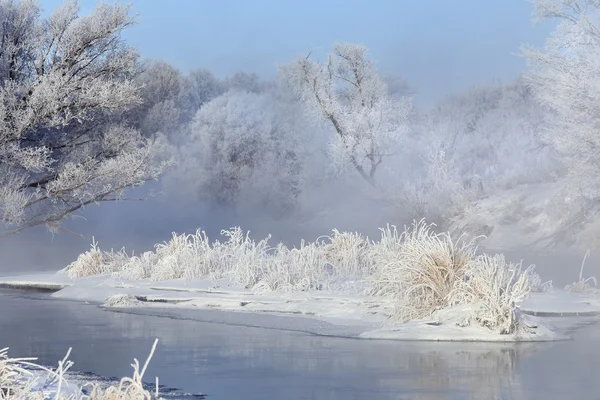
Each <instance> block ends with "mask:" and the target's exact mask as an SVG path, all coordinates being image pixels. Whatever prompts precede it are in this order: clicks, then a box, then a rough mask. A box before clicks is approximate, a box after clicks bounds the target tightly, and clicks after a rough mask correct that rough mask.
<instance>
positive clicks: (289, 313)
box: [0, 273, 600, 342]
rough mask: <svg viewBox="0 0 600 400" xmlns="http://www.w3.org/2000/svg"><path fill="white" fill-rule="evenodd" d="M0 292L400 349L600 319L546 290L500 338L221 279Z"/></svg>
mask: <svg viewBox="0 0 600 400" xmlns="http://www.w3.org/2000/svg"><path fill="white" fill-rule="evenodd" d="M0 287H12V288H20V289H24V290H37V289H41V290H46V291H47V290H49V288H53V290H54V292H53V293H52V294H51V297H52V298H56V299H66V300H75V301H83V302H90V303H94V304H97V305H99V306H102V307H105V308H107V309H113V310H119V309H123V310H124V309H128V310H140V311H142V310H143V312H144V314H156V315H161V314H163V313H164V312H166V311H172V312H183V313H185V314H186V315H187V316H193V314H194V312H201V311H203V312H204V314H203V317H202V318H204V320H207V319H208V320H210V319H211V318H212V317H214V316H215V315H218V313H217V312H218V311H226V312H228V313H227V318H221V317H222V316H221V317H219V318H214V319H216V320H217V322H218V321H219V320H221V323H227V324H234V325H235V324H240V325H246V326H247V325H250V326H256V327H264V328H272V329H286V330H296V331H302V332H307V333H313V334H319V335H331V336H344V337H353V338H362V339H386V340H405V341H415V340H424V341H485V342H524V341H554V340H564V339H568V336H567V335H566V334H565V329H564V328H568V327H564V326H563V327H562V328H561V329H560V330H556V329H553V327H552V326H551V325H549V324H547V323H546V322H545V319H544V318H543V317H545V316H560V315H564V316H567V315H569V316H577V315H579V316H588V317H589V316H593V315H598V314H600V300H598V299H597V298H596V297H597V296H593V295H584V294H574V293H568V292H565V291H562V290H556V289H551V290H549V291H547V292H544V293H532V294H531V296H530V298H528V299H526V300H525V301H524V302H523V303H522V305H521V306H520V308H519V309H518V313H519V318H520V320H521V322H522V326H523V328H524V329H520V330H519V331H517V332H515V333H513V334H499V333H497V332H494V331H492V330H490V329H488V328H486V327H483V326H481V325H478V324H465V323H464V318H465V316H467V315H469V310H468V309H466V308H465V307H454V308H450V309H444V310H440V311H437V312H435V313H434V314H433V315H432V316H431V318H428V319H427V320H417V321H411V322H408V323H404V324H395V325H391V326H388V325H386V321H387V319H388V318H389V316H390V315H392V314H393V311H394V304H393V302H392V301H391V300H390V299H389V298H383V297H376V296H358V295H347V294H345V295H344V294H338V293H334V292H331V291H318V292H296V293H279V292H271V293H267V294H257V293H254V292H252V291H250V290H244V289H239V288H237V287H235V285H233V284H232V283H231V282H229V281H228V280H227V279H220V280H211V279H204V280H192V281H187V280H172V281H162V282H151V281H126V280H120V279H115V278H113V277H110V276H94V277H87V278H76V279H71V278H69V277H68V276H66V275H65V274H64V273H55V274H38V275H28V276H16V277H7V278H0ZM207 311H211V312H212V314H211V315H212V317H211V316H210V315H208V316H207V314H206V312H207ZM534 314H537V316H535V315H534ZM275 320H277V322H275ZM208 322H210V321H208ZM263 325H264V326H263Z"/></svg>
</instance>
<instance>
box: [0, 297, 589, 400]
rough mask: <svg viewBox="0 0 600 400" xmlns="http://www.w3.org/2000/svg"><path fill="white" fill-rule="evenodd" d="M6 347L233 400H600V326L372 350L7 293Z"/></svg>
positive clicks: (0, 309)
mask: <svg viewBox="0 0 600 400" xmlns="http://www.w3.org/2000/svg"><path fill="white" fill-rule="evenodd" d="M0 304H1V306H0V347H6V346H8V347H10V352H9V353H10V354H11V355H13V356H19V357H26V356H36V357H38V358H39V362H40V363H42V364H47V365H56V363H57V362H58V361H59V360H60V359H62V358H63V356H64V354H65V353H66V351H67V349H68V348H69V347H73V351H72V357H71V360H72V361H74V362H75V364H74V366H73V367H72V369H74V370H78V371H82V372H88V373H91V374H95V375H98V376H103V377H114V376H123V375H130V374H131V366H130V364H131V362H132V361H133V358H134V357H136V358H138V359H139V360H141V361H142V362H143V361H144V360H145V359H146V356H147V354H148V352H149V350H150V348H151V346H152V342H153V341H154V338H158V339H159V344H158V348H157V351H156V353H155V356H154V358H153V359H152V362H151V364H150V367H149V369H148V371H147V375H146V377H145V378H146V379H145V380H147V381H148V382H153V381H154V377H155V376H158V377H159V378H160V383H161V384H163V385H166V386H167V387H171V388H177V389H179V390H180V391H181V392H188V393H190V392H191V393H198V392H201V393H205V394H206V395H207V399H221V400H233V399H236V400H237V399H240V400H253V399H261V400H262V399H269V400H270V399H273V400H288V399H289V400H292V399H294V400H296V399H297V400H300V399H307V400H308V399H311V400H321V399H322V400H325V399H327V400H338V399H339V400H342V399H343V400H351V399H369V400H373V399H407V400H408V399H482V400H483V399H544V400H547V399H569V400H577V399H592V398H599V397H598V396H599V393H600V379H599V377H600V325H598V324H593V325H588V326H585V327H582V328H580V329H578V330H577V331H576V332H575V340H572V341H565V342H555V343H538V344H518V345H501V344H483V343H431V342H422V343H416V342H391V341H366V340H357V339H345V338H335V337H324V336H315V335H309V334H304V333H300V332H291V331H284V330H267V329H261V328H253V327H244V326H231V325H223V324H215V323H206V322H198V321H191V320H186V319H174V318H168V317H156V316H149V315H140V314H129V313H123V312H113V311H107V310H103V309H101V308H98V307H97V306H95V305H91V304H84V303H77V302H70V301H61V300H53V299H49V298H48V296H47V295H45V294H34V293H29V292H27V293H26V292H19V291H11V290H3V291H0Z"/></svg>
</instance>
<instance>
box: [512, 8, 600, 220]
mask: <svg viewBox="0 0 600 400" xmlns="http://www.w3.org/2000/svg"><path fill="white" fill-rule="evenodd" d="M533 3H534V6H535V15H536V18H537V19H557V20H558V21H559V23H558V25H557V27H556V28H555V30H554V32H553V33H552V34H551V36H550V37H549V38H548V39H547V41H546V44H545V46H544V47H543V48H542V49H538V48H534V47H525V48H524V49H523V50H524V55H525V56H526V57H527V61H528V64H529V66H530V71H529V74H528V75H527V80H528V82H529V83H530V85H531V87H532V88H533V89H534V92H535V94H536V95H537V97H538V99H539V100H540V101H541V102H542V103H543V104H545V105H547V106H548V107H550V108H551V109H552V110H553V113H554V114H555V116H556V121H555V122H556V123H555V126H554V129H552V134H551V136H550V137H551V142H552V144H553V145H554V147H555V149H556V150H557V152H558V153H559V155H560V157H561V159H562V161H563V163H564V166H565V168H566V171H567V175H566V179H565V181H564V182H565V184H566V189H567V192H568V194H567V195H566V196H565V204H564V209H563V210H562V211H561V212H560V214H561V216H562V218H563V219H564V221H563V224H564V225H567V226H574V225H578V224H580V223H582V222H584V223H585V222H589V220H590V219H591V218H596V216H597V214H598V210H599V209H600V207H599V206H600V179H598V176H600V157H599V156H598V155H599V149H600V2H599V1H597V0H536V1H534V2H533Z"/></svg>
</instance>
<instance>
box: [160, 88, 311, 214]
mask: <svg viewBox="0 0 600 400" xmlns="http://www.w3.org/2000/svg"><path fill="white" fill-rule="evenodd" d="M293 114H294V109H293V107H291V106H289V105H288V104H287V103H286V102H285V101H281V99H278V97H277V95H276V94H275V93H261V94H258V93H250V92H245V91H229V92H227V93H225V94H224V95H222V96H219V97H217V98H216V99H214V100H212V101H210V102H208V103H206V104H204V105H203V106H202V108H201V109H200V110H199V111H198V113H197V114H196V116H195V118H194V120H193V122H192V124H191V126H190V129H189V137H188V139H187V140H185V141H184V142H183V143H182V145H181V149H180V151H181V154H180V159H181V162H180V164H179V166H178V168H177V170H176V171H174V173H173V174H172V175H173V176H172V178H173V179H175V181H177V182H175V185H176V186H178V187H180V186H181V184H180V181H184V182H186V187H187V189H188V190H190V191H192V192H191V193H186V194H187V195H188V196H194V197H197V198H200V199H202V200H210V201H216V202H217V203H220V204H225V205H228V206H233V207H234V208H237V207H238V206H239V205H241V204H242V205H243V203H246V204H245V205H248V203H251V202H252V203H254V204H253V205H257V203H262V205H265V206H268V207H269V208H270V209H271V210H279V211H281V212H285V211H286V210H289V209H290V208H293V207H294V204H295V203H296V201H297V199H298V196H299V194H300V191H301V185H302V178H303V176H302V160H301V154H302V153H301V148H302V146H300V144H299V143H298V140H297V138H298V135H296V134H295V133H294V132H295V130H296V129H298V124H297V123H296V121H294V120H293V119H292V116H293ZM178 182H179V183H178Z"/></svg>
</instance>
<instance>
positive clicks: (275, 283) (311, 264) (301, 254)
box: [253, 241, 327, 292]
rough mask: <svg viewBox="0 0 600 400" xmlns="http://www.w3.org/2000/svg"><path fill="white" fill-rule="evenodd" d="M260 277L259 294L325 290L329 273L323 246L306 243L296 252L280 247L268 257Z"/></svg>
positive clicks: (255, 286)
mask: <svg viewBox="0 0 600 400" xmlns="http://www.w3.org/2000/svg"><path fill="white" fill-rule="evenodd" d="M257 278H258V279H257V282H256V284H255V285H254V287H253V290H254V291H255V292H272V291H280V292H294V291H309V290H322V289H325V288H326V287H325V286H326V285H327V271H326V261H325V257H324V254H323V251H322V247H321V246H320V245H319V244H318V243H306V242H304V241H302V242H301V244H300V247H299V248H292V249H289V248H288V247H286V246H284V245H283V244H280V245H278V246H277V247H276V248H275V251H274V253H273V254H272V255H270V256H269V257H268V258H267V260H266V262H265V264H264V266H263V269H262V270H261V271H260V273H259V275H258V277H257Z"/></svg>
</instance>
